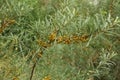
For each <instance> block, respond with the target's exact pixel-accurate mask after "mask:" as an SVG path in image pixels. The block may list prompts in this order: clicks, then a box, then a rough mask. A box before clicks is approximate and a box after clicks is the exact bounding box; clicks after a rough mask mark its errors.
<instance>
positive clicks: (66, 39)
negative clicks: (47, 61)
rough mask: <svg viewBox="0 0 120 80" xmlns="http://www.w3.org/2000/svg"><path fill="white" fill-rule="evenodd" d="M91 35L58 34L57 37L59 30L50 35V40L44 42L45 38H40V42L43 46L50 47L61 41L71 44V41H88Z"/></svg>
mask: <svg viewBox="0 0 120 80" xmlns="http://www.w3.org/2000/svg"><path fill="white" fill-rule="evenodd" d="M89 37H90V35H87V34H83V35H81V36H77V35H73V36H58V37H57V32H53V33H51V34H50V35H49V39H48V40H49V41H48V42H44V41H43V40H41V39H39V40H38V44H39V45H41V46H42V47H45V48H47V47H50V46H51V44H52V43H53V42H55V41H56V42H57V43H58V44H59V43H64V44H70V43H78V42H80V41H81V42H86V41H88V39H89Z"/></svg>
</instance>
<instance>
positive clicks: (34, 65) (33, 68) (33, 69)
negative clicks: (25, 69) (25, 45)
mask: <svg viewBox="0 0 120 80" xmlns="http://www.w3.org/2000/svg"><path fill="white" fill-rule="evenodd" d="M36 64H37V62H35V63H34V64H33V67H32V71H31V76H30V80H32V77H33V73H34V71H35V67H36Z"/></svg>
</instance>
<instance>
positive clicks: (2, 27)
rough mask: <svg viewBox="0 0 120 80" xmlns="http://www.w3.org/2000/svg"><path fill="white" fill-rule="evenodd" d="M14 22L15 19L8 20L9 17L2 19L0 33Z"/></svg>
mask: <svg viewBox="0 0 120 80" xmlns="http://www.w3.org/2000/svg"><path fill="white" fill-rule="evenodd" d="M14 23H15V20H9V19H6V20H4V21H3V23H2V24H1V26H0V33H2V32H3V31H4V29H5V28H6V27H7V26H9V25H11V24H14Z"/></svg>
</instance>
